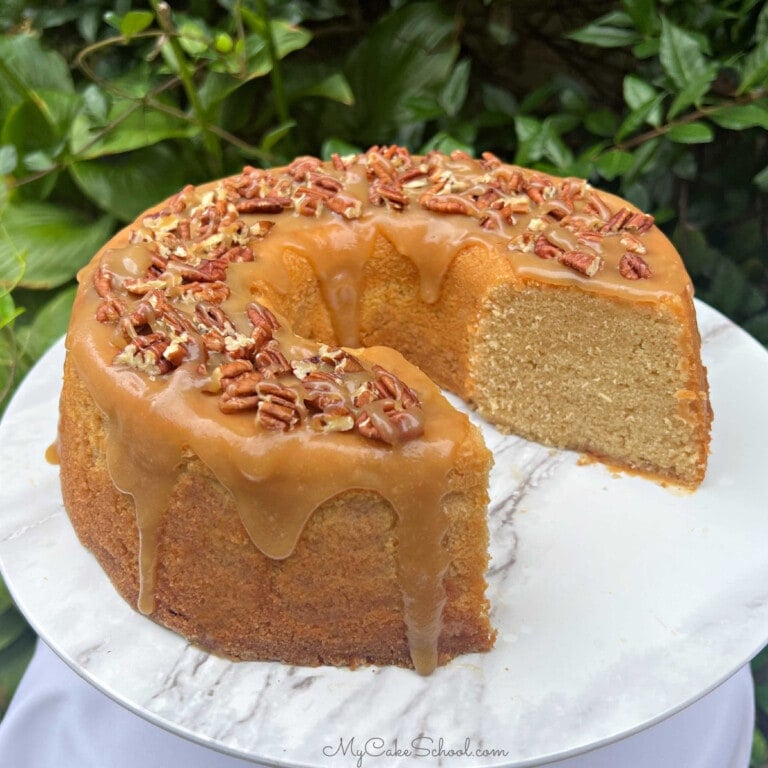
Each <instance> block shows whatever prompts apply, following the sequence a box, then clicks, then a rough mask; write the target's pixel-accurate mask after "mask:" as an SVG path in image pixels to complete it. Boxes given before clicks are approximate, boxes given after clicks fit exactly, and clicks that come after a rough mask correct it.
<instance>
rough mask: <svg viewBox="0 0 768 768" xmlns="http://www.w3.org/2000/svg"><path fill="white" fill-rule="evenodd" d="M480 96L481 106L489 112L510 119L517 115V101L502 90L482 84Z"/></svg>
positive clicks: (489, 84) (506, 91) (488, 84)
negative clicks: (481, 98)
mask: <svg viewBox="0 0 768 768" xmlns="http://www.w3.org/2000/svg"><path fill="white" fill-rule="evenodd" d="M482 96H483V106H484V107H485V108H486V109H487V110H488V111H489V112H497V113H499V114H501V115H508V116H510V117H511V116H513V115H515V114H516V113H517V100H516V99H515V97H514V96H513V95H512V94H511V93H510V92H509V91H508V90H506V89H504V88H499V87H498V86H495V85H492V84H491V83H483V89H482Z"/></svg>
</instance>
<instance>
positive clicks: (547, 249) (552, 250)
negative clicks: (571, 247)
mask: <svg viewBox="0 0 768 768" xmlns="http://www.w3.org/2000/svg"><path fill="white" fill-rule="evenodd" d="M533 252H534V253H535V254H536V255H537V256H538V257H539V258H540V259H555V258H557V257H558V256H560V254H561V253H562V252H563V249H562V248H558V246H556V245H553V244H552V243H550V242H549V240H547V237H546V235H539V236H538V237H537V238H536V240H534V243H533Z"/></svg>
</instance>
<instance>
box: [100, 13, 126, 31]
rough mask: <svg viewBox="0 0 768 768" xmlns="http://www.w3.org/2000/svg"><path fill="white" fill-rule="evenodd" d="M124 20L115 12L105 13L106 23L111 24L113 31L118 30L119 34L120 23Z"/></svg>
mask: <svg viewBox="0 0 768 768" xmlns="http://www.w3.org/2000/svg"><path fill="white" fill-rule="evenodd" d="M122 20H123V17H122V16H121V15H120V14H119V13H115V12H114V11H106V12H105V13H104V21H105V22H106V23H107V24H109V26H110V27H112V29H116V30H117V31H118V32H119V31H120V23H121V22H122Z"/></svg>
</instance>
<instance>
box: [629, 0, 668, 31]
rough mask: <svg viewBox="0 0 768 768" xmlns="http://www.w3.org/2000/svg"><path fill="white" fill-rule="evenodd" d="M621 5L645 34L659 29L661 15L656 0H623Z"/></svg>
mask: <svg viewBox="0 0 768 768" xmlns="http://www.w3.org/2000/svg"><path fill="white" fill-rule="evenodd" d="M621 5H622V7H623V8H624V10H625V11H626V13H627V16H629V17H630V19H632V23H633V24H634V25H635V27H637V29H638V30H640V32H642V33H643V34H644V35H651V34H653V33H654V32H655V31H656V30H657V29H658V27H659V15H658V13H656V7H655V6H656V3H655V2H654V0H621Z"/></svg>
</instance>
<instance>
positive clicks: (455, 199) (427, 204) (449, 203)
mask: <svg viewBox="0 0 768 768" xmlns="http://www.w3.org/2000/svg"><path fill="white" fill-rule="evenodd" d="M419 204H420V205H421V207H422V208H426V209H427V210H428V211H434V212H435V213H448V214H450V213H454V214H460V215H462V216H477V214H478V210H477V207H476V206H475V205H473V204H472V203H471V202H470V201H469V200H467V199H466V198H464V197H461V196H460V195H451V194H448V195H432V194H429V193H428V194H425V195H422V196H421V198H420V199H419Z"/></svg>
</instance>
